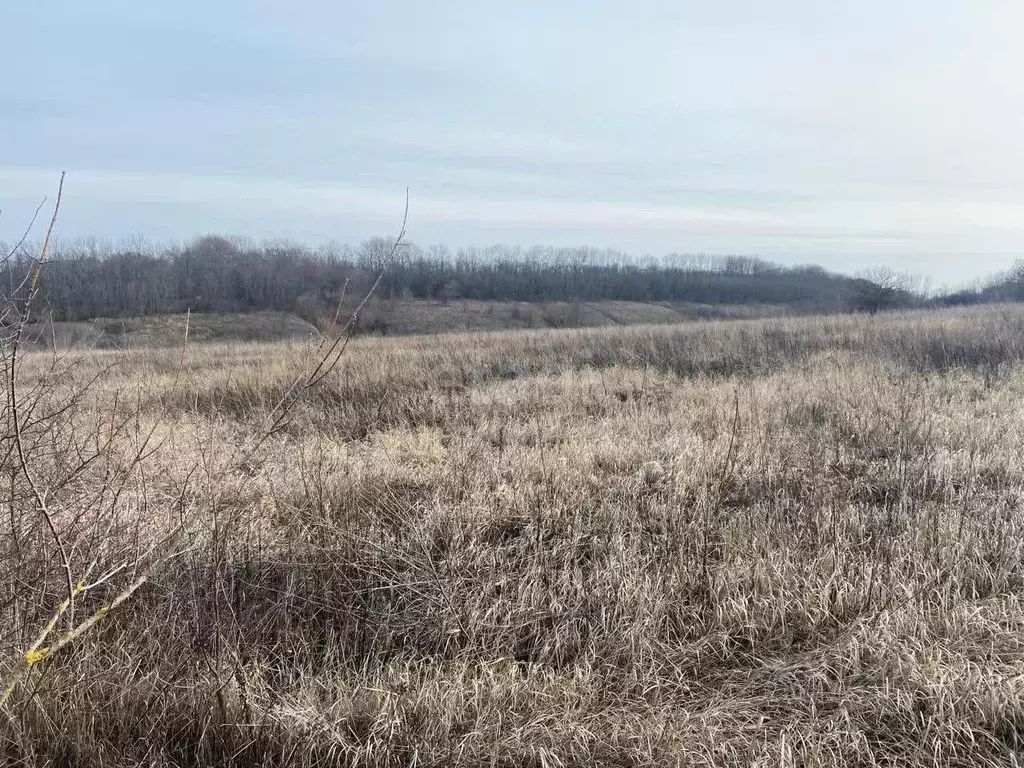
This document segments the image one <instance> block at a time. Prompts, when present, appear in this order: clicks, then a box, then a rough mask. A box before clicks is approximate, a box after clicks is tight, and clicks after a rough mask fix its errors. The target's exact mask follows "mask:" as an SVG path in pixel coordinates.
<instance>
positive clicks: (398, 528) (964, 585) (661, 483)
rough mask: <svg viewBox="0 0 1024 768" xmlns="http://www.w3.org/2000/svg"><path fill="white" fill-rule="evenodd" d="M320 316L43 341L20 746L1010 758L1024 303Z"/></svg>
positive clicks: (101, 750)
mask: <svg viewBox="0 0 1024 768" xmlns="http://www.w3.org/2000/svg"><path fill="white" fill-rule="evenodd" d="M315 344H316V342H315V341H313V340H311V341H307V342H283V343H274V344H259V343H248V344H247V343H235V344H231V345H218V344H209V345H202V346H201V345H196V346H193V347H192V348H190V349H189V350H188V356H187V360H186V364H185V366H184V367H182V360H183V359H184V358H183V356H182V355H181V352H180V350H176V349H173V348H167V349H147V348H142V347H133V348H132V349H129V350H127V351H115V350H108V351H100V350H98V351H92V352H87V353H86V352H82V353H77V352H76V353H70V354H69V355H68V356H66V357H63V358H58V359H56V360H55V359H54V358H53V357H52V356H51V355H49V354H47V353H43V352H34V353H31V354H30V355H28V356H27V357H24V358H23V359H22V362H21V364H20V368H19V369H18V372H17V378H16V392H15V394H16V395H17V397H16V398H15V400H14V402H15V403H16V404H17V407H18V409H20V416H19V415H17V414H12V401H11V400H10V399H8V401H7V406H6V407H7V411H6V413H7V428H6V430H5V435H6V436H0V442H2V447H3V451H4V453H5V457H6V458H5V463H4V472H3V473H2V474H0V479H2V483H0V498H2V499H3V502H2V504H3V509H2V510H0V690H3V689H4V687H5V684H6V683H7V682H8V681H11V680H18V681H19V682H18V684H17V685H15V686H14V687H13V689H12V691H11V693H10V696H9V698H8V700H7V702H6V703H5V704H4V705H3V706H2V709H3V714H4V717H0V759H4V760H6V761H7V762H8V763H10V764H16V763H18V762H21V763H23V764H30V765H45V764H50V765H55V766H91V765H103V766H134V765H139V764H145V765H158V766H171V765H175V766H205V765H214V766H228V765H237V766H249V765H263V766H315V765H344V766H349V765H351V766H356V765H358V766H406V765H418V766H449V765H451V766H507V767H511V766H531V767H532V766H538V767H539V766H543V767H544V768H549V767H551V766H578V765H614V766H665V765H680V766H699V765H708V766H711V765H731V766H748V765H763V766H768V765H771V766H779V765H781V766H859V765H862V766H869V765H871V766H876V765H906V764H916V765H936V766H939V765H1014V764H1016V755H1017V753H1018V751H1019V750H1022V749H1024V698H1022V695H1024V559H1022V558H1024V464H1022V461H1021V457H1022V456H1024V309H1022V308H1020V307H1016V306H1014V307H1011V306H995V307H988V308H984V309H975V310H970V311H968V310H962V311H948V312H941V313H939V312H934V313H907V314H893V315H879V316H875V317H868V316H837V317H813V318H798V319H794V318H787V319H769V320H750V321H728V322H708V323H700V324H684V325H660V326H653V325H644V326H629V327H619V328H599V329H585V330H547V331H515V332H497V333H488V334H461V335H460V334H451V335H435V336H420V337H407V338H394V339H379V338H366V339H358V340H356V341H354V342H352V344H351V345H350V346H349V347H348V348H347V349H346V350H345V353H344V356H343V357H342V358H341V360H340V363H339V365H338V366H337V368H336V369H335V370H333V371H330V372H329V373H328V374H327V375H326V376H324V378H323V380H322V381H320V382H319V383H316V384H314V385H311V386H308V387H305V386H300V387H298V388H294V387H293V386H292V384H293V382H294V381H295V380H296V377H297V376H299V375H300V374H302V372H303V371H309V370H315V367H316V359H317V350H316V347H315V346H314V345H315ZM58 374H59V375H58ZM314 378H316V377H315V376H314ZM307 380H308V377H307ZM282 402H287V403H290V404H291V405H290V406H289V407H288V409H286V411H283V410H282V408H280V407H279V404H280V403H282ZM282 413H283V416H282ZM15 417H17V418H15ZM15 422H16V423H17V424H18V425H19V426H18V429H17V430H14V429H13V428H12V426H11V425H12V424H13V423H15ZM15 432H17V434H15ZM22 454H23V455H24V457H25V461H24V462H21V461H20V460H18V457H19V455H22ZM25 467H28V469H27V470H25ZM44 513H45V514H44ZM51 523H52V529H51ZM182 524H184V533H183V534H181V535H175V532H176V531H179V526H180V525H182ZM169 536H170V537H171V538H168V537H169ZM58 542H60V544H58ZM61 549H63V550H64V554H62V553H61V551H60V550H61ZM93 563H94V564H93ZM90 564H93V565H92V566H91V569H90ZM121 565H124V566H125V567H124V568H123V569H122V570H117V567H118V566H121ZM144 571H148V572H151V578H149V579H148V580H147V581H146V582H145V583H141V582H140V581H139V580H138V579H137V576H138V575H139V574H140V573H143V572H144ZM111 572H112V573H111ZM108 573H111V575H110V576H109V578H107V579H106V580H105V581H103V583H99V584H95V586H93V584H94V583H95V582H96V581H98V580H99V579H98V577H100V576H101V575H102V576H106V575H107V574H108ZM87 574H88V575H87ZM79 580H81V583H79ZM131 590H134V591H133V592H132V594H131V595H130V596H129V597H128V598H127V599H126V600H125V601H124V602H123V603H122V604H120V605H119V606H117V607H116V608H115V609H114V610H111V611H110V612H109V615H106V614H105V613H104V611H103V610H102V609H101V606H103V604H104V602H105V601H109V600H110V599H113V598H115V597H116V596H117V595H123V594H126V593H127V592H129V591H131ZM69 592H70V593H72V594H73V596H74V597H73V598H72V599H71V600H70V601H69V602H70V606H69V608H68V609H67V610H65V611H63V612H58V613H57V615H56V622H57V624H56V626H55V628H54V630H53V632H51V633H50V634H49V636H48V638H47V640H46V641H45V643H43V644H40V645H38V646H36V645H35V644H34V640H35V639H36V638H37V636H38V635H39V632H40V630H41V629H42V628H43V627H44V626H45V625H46V623H47V622H48V621H49V620H50V617H51V615H54V612H55V611H56V610H57V608H58V606H60V605H61V602H62V601H64V600H66V599H67V595H68V594H69ZM98 610H99V614H98V615H99V616H100V620H99V623H98V624H96V626H95V627H94V628H92V629H91V631H90V632H88V633H83V634H82V635H81V636H80V637H78V636H76V637H75V638H74V639H73V640H69V641H68V644H67V645H66V646H65V647H63V648H60V649H58V650H54V651H52V652H51V651H48V650H47V649H49V648H53V647H54V646H56V645H57V643H58V642H59V638H62V637H65V636H67V632H69V631H74V630H73V629H72V628H73V627H75V626H78V625H80V623H81V622H82V621H83V620H87V618H88V617H90V616H95V615H97V611H98ZM26 650H29V651H30V653H28V654H26Z"/></svg>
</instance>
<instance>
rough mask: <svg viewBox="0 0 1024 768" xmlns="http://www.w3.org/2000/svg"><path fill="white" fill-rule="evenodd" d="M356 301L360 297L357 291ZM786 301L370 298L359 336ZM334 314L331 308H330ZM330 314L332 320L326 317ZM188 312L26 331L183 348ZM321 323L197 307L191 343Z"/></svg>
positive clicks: (755, 309) (552, 324)
mask: <svg viewBox="0 0 1024 768" xmlns="http://www.w3.org/2000/svg"><path fill="white" fill-rule="evenodd" d="M356 300H358V297H356ZM786 313H787V309H786V308H785V307H779V306H772V305H754V306H744V305H735V304H696V303H692V302H690V303H686V302H674V303H672V302H665V303H660V304H659V303H652V302H639V301H589V302H565V301H561V302H559V301H554V302H527V301H471V300H453V301H445V302H443V301H422V300H417V299H399V300H394V301H390V300H378V299H374V300H371V301H370V302H369V303H368V305H367V306H366V307H365V308H364V310H363V311H362V312H361V313H360V317H359V322H358V324H357V331H358V333H360V334H372V335H396V336H404V335H410V334H428V333H452V332H460V331H497V330H515V329H537V328H594V327H601V326H614V325H642V324H661V323H684V322H689V321H693V320H715V319H733V320H735V319H753V318H758V317H780V316H782V315H785V314H786ZM332 314H333V310H332ZM325 320H326V319H325ZM184 332H185V314H184V313H171V314H158V315H146V316H142V317H134V318H127V319H122V318H109V317H108V318H102V317H101V318H94V319H91V320H80V321H58V322H55V323H53V324H52V325H51V324H50V323H48V322H43V323H35V324H33V325H32V327H31V328H30V330H29V333H28V334H27V335H26V341H27V342H29V343H30V344H31V345H32V346H34V347H37V348H40V347H49V348H52V347H54V346H56V347H57V349H69V348H72V347H76V348H82V349H128V348H132V347H180V346H181V343H182V339H183V338H184ZM317 334H319V331H318V329H317V328H316V327H315V326H314V325H312V324H310V323H308V322H306V321H305V320H303V319H302V318H300V317H298V316H297V315H295V314H293V313H291V312H277V311H272V310H263V311H259V312H221V313H214V312H210V313H207V312H194V313H192V314H191V316H190V318H189V338H190V339H191V340H192V341H193V342H199V343H203V342H211V343H234V342H254V341H258V342H274V341H296V340H298V341H301V340H305V339H308V338H309V337H310V336H311V335H312V336H315V335H317Z"/></svg>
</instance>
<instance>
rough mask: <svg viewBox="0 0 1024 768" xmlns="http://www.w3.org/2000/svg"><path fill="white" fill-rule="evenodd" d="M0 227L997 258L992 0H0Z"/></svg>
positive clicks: (1008, 93) (1002, 10) (1005, 130)
mask: <svg viewBox="0 0 1024 768" xmlns="http://www.w3.org/2000/svg"><path fill="white" fill-rule="evenodd" d="M0 29H2V30H3V31H4V45H3V46H2V48H0V64H2V66H3V77H0V150H2V152H0V206H2V208H3V212H2V215H0V238H2V237H7V238H9V237H11V236H12V235H14V234H16V231H19V232H20V230H19V227H20V226H21V224H22V223H23V221H24V220H25V219H26V218H27V217H28V215H29V214H30V211H31V209H32V208H34V206H35V204H36V203H37V202H38V200H39V199H40V198H41V197H42V196H43V195H45V194H47V193H50V192H52V189H53V187H54V182H55V180H56V177H57V173H58V172H59V170H60V169H64V168H66V169H67V170H68V172H69V177H68V184H67V198H66V209H65V213H64V215H63V217H62V219H61V222H60V234H61V235H62V236H65V237H75V236H80V235H97V236H101V237H108V238H118V237H122V236H130V235H135V234H141V235H143V236H145V237H147V238H150V239H154V240H162V239H183V238H187V237H190V236H193V235H198V234H202V233H206V232H220V233H231V234H246V235H250V236H254V237H259V238H262V237H275V236H282V237H290V238H297V239H301V240H305V241H308V242H311V243H315V242H319V241H324V240H340V241H345V242H351V243H357V242H358V241H359V240H361V239H363V238H365V237H367V236H370V235H373V234H380V233H384V232H387V231H389V230H391V229H393V227H394V225H395V224H396V223H397V220H398V219H399V218H400V216H401V208H402V203H403V195H404V189H405V187H406V186H407V185H408V186H409V187H410V188H411V195H412V200H411V213H410V227H409V229H410V236H411V237H412V239H414V240H415V241H417V242H420V243H423V244H426V243H430V242H444V243H446V244H448V245H452V246H460V245H469V244H478V245H486V244H491V243H495V242H504V243H510V244H513V243H514V244H523V245H529V244H534V243H544V244H552V245H569V244H572V245H582V244H586V245H595V246H611V247H616V248H621V249H624V250H629V251H632V252H636V253H643V252H651V253H663V252H669V251H684V252H686V251H709V252H722V253H724V252H728V253H751V254H758V255H762V256H765V257H768V258H774V259H778V260H781V261H786V262H804V261H814V262H817V263H821V264H823V265H824V266H827V267H830V268H833V269H841V270H848V271H850V270H855V269H858V268H860V267H862V266H865V265H868V264H878V263H890V264H893V265H895V266H898V267H901V268H905V269H909V270H911V271H915V272H919V273H927V274H930V275H933V276H934V277H935V278H936V280H938V281H940V282H943V281H959V280H962V279H966V278H969V277H971V276H974V275H978V274H983V273H986V272H991V271H994V270H997V269H1001V268H1003V267H1005V266H1007V265H1008V264H1009V263H1010V262H1011V261H1012V260H1013V259H1014V258H1015V257H1016V256H1018V255H1021V256H1024V78H1022V77H1021V74H1020V73H1021V72H1024V47H1022V46H1021V45H1020V44H1019V39H1018V38H1019V35H1020V31H1021V30H1022V29H1024V4H1021V3H1019V2H1018V1H1017V0H900V2H893V0H861V1H859V2H853V1H852V0H850V1H849V2H846V1H844V2H838V1H837V0H829V1H827V2H826V1H823V0H774V1H773V2H770V3H769V2H763V0H703V1H702V2H684V1H676V2H654V1H653V0H632V1H631V2H628V3H627V2H588V3H584V2H558V3H552V2H540V1H539V0H521V1H520V2H505V3H500V4H499V3H494V2H488V1H487V0H472V1H467V2H463V1H462V0H441V1H439V2H432V3H428V2H414V1H413V0H404V1H403V2H386V1H385V0H381V1H380V2H359V3H356V2H326V1H324V0H306V1H305V2H301V1H300V2H283V1H282V2H272V1H270V0H266V1H264V2H238V1H236V0H221V1H217V2H194V1H192V0H181V1H179V2H174V3H147V2H139V0H130V1H129V0H94V1H93V2H89V3H86V2H82V1H81V0H53V1H52V2H47V3H41V2H31V1H30V0H26V1H25V2H17V1H16V0H10V1H9V2H4V3H3V4H2V6H0Z"/></svg>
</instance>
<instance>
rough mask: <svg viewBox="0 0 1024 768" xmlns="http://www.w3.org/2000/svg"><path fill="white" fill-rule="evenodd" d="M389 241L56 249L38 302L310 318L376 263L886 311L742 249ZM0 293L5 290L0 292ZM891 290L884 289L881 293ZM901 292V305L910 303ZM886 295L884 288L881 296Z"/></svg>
mask: <svg viewBox="0 0 1024 768" xmlns="http://www.w3.org/2000/svg"><path fill="white" fill-rule="evenodd" d="M389 250H390V243H389V241H387V240H385V239H383V238H379V239H372V240H368V241H366V242H364V243H363V244H362V245H361V246H359V247H358V248H350V247H347V246H331V247H322V248H317V249H313V248H308V247H304V246H301V245H296V244H290V243H261V244H255V243H251V242H246V241H242V240H237V239H229V238H224V237H216V236H207V237H202V238H199V239H196V240H194V241H192V242H190V243H188V244H186V245H182V246H168V247H163V248H159V249H155V248H151V247H146V246H141V245H138V246H122V247H100V246H97V245H96V244H95V243H93V244H90V243H87V242H82V243H64V244H60V245H58V247H56V248H54V249H53V251H52V253H51V259H50V261H49V263H48V264H47V265H46V268H45V270H44V272H43V275H42V282H41V304H42V305H43V306H45V307H46V308H47V310H48V311H49V312H50V313H52V316H53V318H54V319H56V320H84V319H88V318H93V317H125V316H140V315H151V314H161V313H170V312H183V311H185V310H186V309H191V310H192V311H194V312H238V311H249V310H260V309H277V310H285V311H291V312H296V313H298V314H299V315H300V316H302V317H303V318H305V319H307V320H309V321H311V322H316V323H319V322H321V321H322V320H323V319H324V318H326V317H329V316H330V315H331V314H332V313H333V312H334V309H335V308H336V307H337V305H338V303H339V299H340V298H341V296H342V291H343V287H345V286H347V288H346V290H347V294H348V295H349V296H352V297H358V296H360V295H361V294H362V293H363V292H365V291H366V290H367V289H368V288H369V286H370V285H371V284H372V283H373V282H374V280H375V279H376V276H377V275H378V274H379V273H381V272H383V278H382V280H381V283H380V285H379V287H378V294H377V295H378V296H380V297H382V298H384V299H409V298H411V299H435V300H441V301H449V300H456V299H479V300H493V301H529V302H555V301H559V302H564V301H568V302H575V301H601V300H608V299H613V300H625V301H643V302H695V303H702V304H771V305H780V306H786V307H788V308H790V309H792V310H794V311H799V312H805V311H806V312H812V311H821V312H824V311H841V310H845V309H850V308H860V309H868V310H870V311H875V310H876V309H884V308H886V302H887V301H889V299H888V298H887V299H885V301H881V302H880V301H878V298H879V297H878V295H877V294H876V295H874V296H873V298H872V300H873V301H874V302H875V305H872V306H868V305H867V304H865V303H864V301H863V300H864V296H865V295H867V294H870V293H871V288H870V286H871V285H873V284H872V283H871V282H870V281H865V280H864V279H853V278H850V277H846V276H842V275H837V274H833V273H830V272H827V271H825V270H824V269H821V268H819V267H813V266H801V267H783V266H779V265H777V264H772V263H769V262H766V261H763V260H760V259H756V258H751V257H712V256H704V255H696V256H681V255H672V256H667V257H662V258H645V259H635V258H631V257H629V256H627V255H626V254H623V253H620V252H617V251H611V250H599V249H591V248H545V247H536V248H530V249H522V248H506V247H493V248H487V249H463V250H459V251H454V252H453V251H449V250H447V249H445V248H443V247H439V246H432V247H430V248H425V249H424V248H420V247H417V246H415V245H408V246H406V247H403V248H401V249H400V250H399V252H398V254H397V256H395V257H394V258H393V259H391V260H390V261H389V260H388V259H387V255H388V253H389ZM30 253H31V251H29V250H27V249H22V250H21V251H19V253H17V254H15V256H14V257H12V258H10V259H8V261H7V263H6V265H5V269H6V271H7V275H6V277H5V282H6V285H7V287H8V291H10V290H13V289H14V288H15V287H16V286H17V284H18V282H19V280H20V278H21V276H23V275H24V274H25V270H26V269H27V268H28V266H29V265H30V263H31V256H30ZM8 295H10V294H9V293H8ZM885 296H889V294H885ZM908 297H909V294H907V293H906V292H901V293H900V302H901V303H906V302H907V301H909V298H908ZM890 298H891V297H890Z"/></svg>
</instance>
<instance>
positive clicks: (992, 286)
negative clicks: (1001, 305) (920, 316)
mask: <svg viewBox="0 0 1024 768" xmlns="http://www.w3.org/2000/svg"><path fill="white" fill-rule="evenodd" d="M997 301H1013V302H1016V301H1024V260H1017V261H1016V262H1015V263H1014V265H1013V266H1012V267H1010V269H1008V270H1006V271H1005V272H1000V273H997V274H995V275H993V276H992V277H990V278H988V279H987V280H985V281H984V282H982V283H981V284H979V285H975V286H974V287H972V288H965V289H963V290H959V291H955V292H952V293H948V294H946V295H944V296H940V297H938V298H937V299H936V300H935V303H937V304H941V305H943V306H962V305H970V304H988V303H991V302H997Z"/></svg>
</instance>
